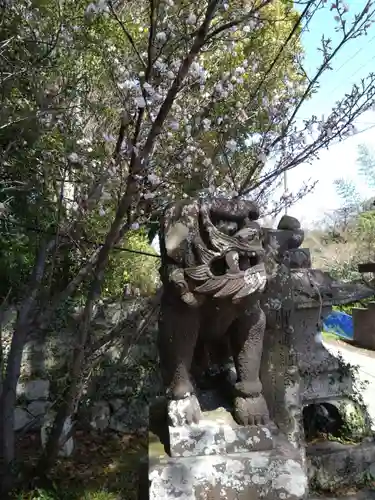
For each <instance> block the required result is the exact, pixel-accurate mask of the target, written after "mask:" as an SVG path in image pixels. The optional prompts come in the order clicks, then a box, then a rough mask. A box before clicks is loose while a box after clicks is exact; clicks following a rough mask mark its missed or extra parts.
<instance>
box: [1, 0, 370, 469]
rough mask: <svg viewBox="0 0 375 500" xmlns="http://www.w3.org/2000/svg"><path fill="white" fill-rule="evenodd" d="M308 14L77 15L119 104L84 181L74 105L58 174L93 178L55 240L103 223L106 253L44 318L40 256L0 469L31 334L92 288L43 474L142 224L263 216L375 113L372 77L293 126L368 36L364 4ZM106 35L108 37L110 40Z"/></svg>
mask: <svg viewBox="0 0 375 500" xmlns="http://www.w3.org/2000/svg"><path fill="white" fill-rule="evenodd" d="M320 9H325V10H326V12H327V15H333V16H334V17H335V19H336V24H337V30H338V33H339V34H340V40H339V42H338V43H337V44H336V45H333V43H332V41H331V40H329V39H328V38H325V37H323V39H322V42H321V47H320V48H319V49H320V52H321V64H320V65H319V67H318V68H317V69H316V72H315V74H314V75H308V74H307V72H306V70H305V69H304V67H303V52H302V50H301V45H300V33H301V31H302V30H304V29H307V28H308V25H309V23H310V22H311V19H312V18H313V16H314V15H315V14H316V12H317V11H318V10H320ZM301 11H302V12H301V13H297V12H296V11H295V10H293V9H292V7H291V6H288V5H287V4H285V3H284V2H281V1H276V0H275V1H271V0H258V1H249V0H242V1H241V0H238V1H225V0H224V1H222V0H208V1H207V0H206V1H203V2H200V3H199V4H197V3H196V2H188V1H184V0H180V1H177V0H176V1H173V0H160V1H159V0H150V1H147V2H146V1H143V0H141V1H137V2H135V1H132V0H131V1H127V2H122V1H116V2H115V1H113V2H112V1H105V0H97V1H94V2H92V3H89V4H85V5H84V6H83V3H82V2H80V3H79V7H77V12H76V14H77V15H81V20H83V24H84V30H83V31H84V36H85V37H86V39H89V40H90V58H91V59H90V60H94V59H95V58H98V60H100V62H101V66H100V68H99V67H97V69H98V71H99V70H100V71H103V74H105V81H106V87H105V89H106V90H107V91H109V90H110V96H111V103H110V105H109V107H108V113H107V114H106V119H105V120H104V128H107V130H106V131H105V137H104V144H102V145H101V147H102V148H103V155H102V156H101V157H100V161H99V160H98V159H95V158H94V159H92V158H91V160H90V161H91V162H94V168H92V169H85V170H83V165H84V164H87V158H88V157H89V156H90V155H88V152H89V153H91V152H92V143H95V141H97V137H96V138H95V134H96V133H97V131H98V124H97V118H95V114H94V113H90V112H89V105H91V101H90V100H89V99H86V100H85V99H84V96H85V94H84V93H81V94H80V95H77V96H76V100H75V101H74V103H75V106H76V107H77V109H78V112H76V113H75V115H74V116H75V117H76V118H77V119H79V120H81V122H82V123H83V122H84V123H85V126H84V127H82V129H81V130H83V131H84V132H85V134H86V137H82V138H81V139H80V140H81V142H80V144H77V148H76V150H73V151H71V152H70V154H69V155H67V158H66V160H65V164H66V165H67V168H66V170H65V169H63V171H64V172H66V173H67V174H69V175H71V174H72V173H73V174H74V176H82V175H85V182H82V183H81V185H80V186H79V187H78V188H77V187H76V185H75V187H74V196H73V199H72V200H68V199H67V198H68V195H67V188H68V187H69V178H68V177H65V176H63V179H62V182H61V187H60V191H59V197H58V199H59V200H60V204H59V206H61V207H64V211H63V215H64V217H63V218H62V217H59V218H58V222H59V224H58V230H57V233H56V234H57V235H58V236H59V238H62V237H63V236H66V235H75V234H77V231H78V232H79V228H80V227H81V225H82V224H83V223H84V221H85V220H87V218H88V217H89V216H90V214H91V213H93V212H95V213H96V214H99V215H100V216H101V217H103V219H104V220H105V224H103V226H102V229H103V237H104V243H103V244H102V245H101V246H100V247H99V248H97V249H96V250H94V251H92V252H91V253H90V254H87V255H86V258H85V261H84V262H82V266H81V267H80V269H79V270H78V272H77V273H76V274H75V276H74V277H73V278H72V280H71V281H70V282H69V283H68V284H67V286H66V287H65V288H64V289H63V290H60V291H59V292H58V293H56V294H55V295H52V297H50V298H48V301H47V302H46V303H44V305H43V307H42V308H41V307H38V308H37V307H36V304H37V303H38V300H39V299H40V296H41V290H42V287H43V284H44V283H45V279H46V268H47V267H48V265H47V264H48V258H49V257H48V256H50V255H51V254H52V255H56V248H57V246H58V241H59V238H57V237H56V236H55V237H53V238H51V240H50V241H46V242H44V243H43V244H42V245H41V248H40V250H39V255H38V257H37V259H36V263H35V267H34V272H33V274H32V277H31V281H30V286H29V288H28V292H27V298H26V299H25V300H24V301H23V302H22V304H21V306H20V310H19V315H18V321H17V323H16V326H15V330H14V335H13V339H12V346H11V351H10V355H9V357H8V361H7V369H6V375H5V379H4V383H3V390H2V393H1V396H0V456H2V457H4V459H5V463H6V464H8V465H9V464H10V463H11V462H12V460H13V451H12V447H14V446H13V444H12V442H9V440H8V438H6V437H5V436H8V435H9V433H10V434H12V418H13V417H12V412H13V408H14V403H15V396H14V394H15V388H16V384H17V380H18V375H19V367H20V361H21V355H22V349H23V345H24V343H25V340H26V338H27V335H28V333H29V332H30V330H31V328H35V326H36V325H38V326H43V325H45V324H48V321H49V320H50V318H51V316H52V314H53V313H54V311H55V310H56V307H57V306H58V305H59V304H60V303H61V301H62V300H64V299H65V298H67V297H69V296H71V295H72V294H74V293H75V291H76V290H77V289H78V287H79V286H80V285H81V284H82V283H83V282H84V281H85V280H88V279H89V280H90V286H89V288H88V292H87V300H86V304H85V308H84V311H83V313H82V317H81V323H80V329H79V333H78V338H77V346H76V349H75V355H74V359H73V362H72V366H71V369H70V374H69V382H68V384H67V389H66V391H65V393H64V395H63V397H62V403H61V404H60V406H59V408H58V413H57V418H56V420H55V424H54V427H53V429H52V432H51V435H50V439H49V442H48V444H47V447H46V450H45V453H44V456H43V458H42V460H41V463H40V470H43V471H45V470H47V469H48V467H50V465H51V464H52V463H53V461H54V459H55V458H56V455H57V451H58V440H59V438H60V435H61V431H62V428H63V425H64V422H65V420H66V418H67V417H68V416H70V415H71V414H72V412H73V411H74V408H75V406H76V402H77V401H76V400H77V397H78V394H79V391H78V386H79V382H80V377H81V374H82V370H83V367H84V362H85V352H86V348H87V343H88V339H89V327H90V323H91V319H92V315H93V307H94V304H95V302H96V301H97V300H98V298H99V297H100V289H101V285H102V283H103V280H104V276H105V270H106V266H107V264H108V260H109V256H110V253H111V250H112V249H113V247H114V246H115V245H116V244H118V243H119V242H120V241H121V240H123V241H125V242H126V236H127V234H128V233H129V231H131V230H136V229H137V228H138V227H139V226H141V225H143V224H146V223H147V222H148V220H149V218H150V217H151V216H152V214H153V213H155V211H157V210H159V209H161V208H162V207H163V206H164V205H165V204H166V203H167V202H168V201H171V200H173V199H174V198H176V197H189V196H192V195H201V196H204V195H205V194H207V193H209V194H213V195H215V194H223V195H225V196H230V197H251V198H255V199H257V200H258V201H259V202H260V203H261V204H262V205H263V206H264V207H266V205H267V201H268V197H269V194H270V192H272V190H273V189H274V187H275V186H276V185H277V183H278V182H279V180H280V175H281V174H283V173H284V172H286V171H288V170H290V169H292V168H295V167H297V166H298V165H300V164H301V163H309V162H311V161H312V160H314V159H315V158H316V157H317V156H318V155H319V151H320V150H321V149H322V148H325V147H329V145H330V144H331V143H332V142H333V141H337V140H341V139H344V138H345V137H347V136H349V135H350V134H352V133H353V132H354V127H353V122H354V120H355V119H356V118H357V117H358V116H360V115H361V114H362V113H363V112H364V111H366V110H368V109H370V107H371V106H373V103H374V95H375V85H374V83H375V76H374V75H373V74H370V75H369V76H368V77H367V78H365V79H363V80H362V81H361V82H359V83H358V84H356V85H354V86H353V88H352V91H351V92H350V93H348V94H346V95H345V96H344V97H343V98H342V99H340V100H338V101H337V102H336V103H335V104H334V106H333V109H332V112H331V113H330V115H329V116H328V117H327V118H326V119H324V120H322V119H319V118H318V117H316V116H312V117H311V118H310V119H308V120H305V121H304V122H303V124H302V126H301V127H298V126H297V122H296V116H297V114H298V112H299V110H300V108H301V106H302V105H303V103H304V102H305V101H306V100H307V99H309V98H310V97H311V96H312V95H313V94H314V92H315V91H316V90H317V88H318V85H319V80H320V78H321V76H322V74H323V73H324V72H326V71H329V70H330V68H331V65H332V62H333V61H334V58H335V57H336V55H337V54H338V53H339V51H340V50H342V48H343V47H344V46H345V45H346V44H347V43H349V42H350V41H351V40H353V39H355V38H357V37H359V36H362V35H366V33H367V31H368V30H369V28H370V27H371V24H372V22H373V18H374V9H373V7H372V2H370V1H369V2H367V3H366V5H365V7H364V8H363V9H362V10H361V11H360V12H358V13H356V14H355V15H354V16H351V15H350V13H349V12H348V8H347V6H346V4H345V3H343V2H341V1H340V2H336V3H334V4H332V5H331V6H327V4H326V3H325V2H321V1H318V0H310V1H307V2H305V3H304V4H303V5H302V6H301ZM62 16H63V13H62ZM62 19H63V17H62ZM60 26H61V27H60V29H61V33H62V34H63V35H64V40H65V41H64V43H65V44H66V45H65V48H67V47H68V46H69V44H71V43H72V39H74V37H75V36H78V35H77V34H75V33H76V32H77V29H76V28H77V27H76V26H74V25H72V26H71V27H70V26H68V25H67V24H66V23H64V22H62V23H61V25H60ZM78 31H79V30H78ZM103 32H104V33H109V32H111V33H112V36H111V37H108V40H106V38H105V37H103ZM4 43H5V42H4ZM53 50H54V49H53ZM291 68H292V70H291ZM81 77H82V75H81ZM103 78H104V77H103ZM97 84H98V87H97V88H96V89H95V90H93V91H91V92H89V93H87V94H86V95H90V96H94V97H95V96H96V104H97V105H98V106H99V105H100V103H99V102H97V101H98V99H99V100H100V99H101V100H102V101H103V107H104V106H105V104H106V102H107V95H108V94H106V93H105V92H103V91H101V89H100V78H98V80H97ZM79 85H81V81H80V82H77V87H76V88H79ZM72 116H73V115H70V120H72ZM116 116H117V117H118V118H117V119H116ZM116 124H117V125H116ZM116 126H117V128H116V130H115V127H116ZM102 127H103V124H102ZM111 145H113V146H112V151H111V153H109V151H110V148H111ZM89 148H91V152H90V151H88V150H89ZM306 189H308V187H304V188H302V191H301V192H300V193H297V196H301V195H302V194H303V193H304V192H305V190H306ZM68 191H69V190H68ZM289 202H290V203H292V202H293V199H291V200H289ZM109 207H110V208H111V210H109ZM61 213H62V211H59V216H60V215H61ZM112 213H113V216H112ZM105 214H107V215H108V218H106V217H105ZM104 231H105V232H104ZM8 472H9V467H8Z"/></svg>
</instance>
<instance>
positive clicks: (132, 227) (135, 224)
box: [130, 222, 139, 231]
mask: <svg viewBox="0 0 375 500" xmlns="http://www.w3.org/2000/svg"><path fill="white" fill-rule="evenodd" d="M130 229H132V230H133V231H137V230H138V229H139V223H138V222H133V224H132V225H131V226H130Z"/></svg>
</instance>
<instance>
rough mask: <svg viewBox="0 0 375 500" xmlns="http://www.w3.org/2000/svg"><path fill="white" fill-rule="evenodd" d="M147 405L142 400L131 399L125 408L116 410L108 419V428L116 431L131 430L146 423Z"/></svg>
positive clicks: (124, 431)
mask: <svg viewBox="0 0 375 500" xmlns="http://www.w3.org/2000/svg"><path fill="white" fill-rule="evenodd" d="M148 414H149V411H148V405H147V404H145V402H144V401H136V400H134V401H132V402H131V403H130V404H129V405H127V407H126V408H120V409H119V410H118V411H116V412H115V413H114V414H113V415H112V417H111V420H110V423H109V429H111V430H112V431H116V432H123V433H127V432H133V431H135V430H137V429H139V428H140V427H144V426H145V425H148Z"/></svg>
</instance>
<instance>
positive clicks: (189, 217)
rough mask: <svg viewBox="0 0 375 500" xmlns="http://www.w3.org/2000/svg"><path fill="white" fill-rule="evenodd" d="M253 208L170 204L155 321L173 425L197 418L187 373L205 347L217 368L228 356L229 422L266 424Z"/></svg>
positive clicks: (260, 266) (217, 202)
mask: <svg viewBox="0 0 375 500" xmlns="http://www.w3.org/2000/svg"><path fill="white" fill-rule="evenodd" d="M258 218H259V211H258V208H257V207H256V206H255V205H254V203H252V202H249V201H241V200H225V199H209V200H197V201H194V200H193V201H191V200H190V201H180V202H176V203H172V204H170V205H169V206H168V207H167V208H166V210H165V212H164V215H163V218H162V221H161V230H160V248H161V257H162V265H161V269H160V274H161V278H162V282H163V285H164V286H163V295H162V299H161V309H160V318H159V339H158V342H159V353H160V363H161V370H162V374H163V379H164V383H165V385H166V389H167V396H168V398H169V415H170V419H171V420H172V422H171V424H172V425H174V426H177V425H184V424H191V423H192V422H195V423H197V422H198V421H199V419H200V416H201V409H200V405H199V402H198V400H197V398H196V396H195V389H194V385H193V383H192V378H191V377H192V368H193V366H192V365H193V364H194V363H195V361H196V362H197V363H198V361H197V360H199V359H201V358H202V357H204V356H203V352H202V351H203V349H204V345H210V346H211V347H212V348H213V349H212V350H213V351H214V352H216V354H217V355H218V356H219V358H220V355H221V361H223V359H222V358H223V356H225V355H228V346H229V349H230V353H231V354H232V355H233V359H234V364H235V367H236V372H237V381H236V383H235V387H234V390H235V394H234V416H235V418H236V420H237V422H238V423H240V424H242V425H254V424H255V425H261V424H266V423H267V422H268V420H269V414H268V409H267V404H266V402H265V399H264V397H263V395H262V384H261V382H260V379H259V369H260V362H261V356H262V348H263V335H264V331H265V326H266V318H265V314H264V312H263V310H262V309H261V307H260V301H259V299H260V294H261V293H262V292H263V290H264V288H265V285H266V281H267V275H266V269H265V257H266V253H265V249H264V245H263V231H262V229H261V227H260V226H259V224H258V223H257V222H256V220H257V219H258Z"/></svg>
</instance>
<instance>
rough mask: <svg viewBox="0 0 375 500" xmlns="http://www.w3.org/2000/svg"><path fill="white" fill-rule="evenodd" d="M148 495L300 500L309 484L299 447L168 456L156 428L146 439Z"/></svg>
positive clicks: (156, 498)
mask: <svg viewBox="0 0 375 500" xmlns="http://www.w3.org/2000/svg"><path fill="white" fill-rule="evenodd" d="M149 485H150V486H149V500H171V499H176V498H178V499H179V500H217V499H227V500H248V499H251V500H261V499H262V500H302V499H304V498H305V497H306V495H307V490H308V485H307V477H306V474H305V472H304V468H303V466H302V464H301V461H300V455H299V453H298V450H296V449H295V448H293V446H291V445H290V444H289V443H288V442H287V441H286V440H285V438H282V437H281V436H277V437H276V438H275V448H274V449H272V450H270V451H255V452H243V453H233V454H225V455H206V456H194V457H177V458H172V457H170V456H169V455H167V453H166V452H165V449H164V446H163V445H162V443H161V441H160V440H159V438H158V437H157V436H156V435H155V434H152V433H151V434H150V442H149Z"/></svg>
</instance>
